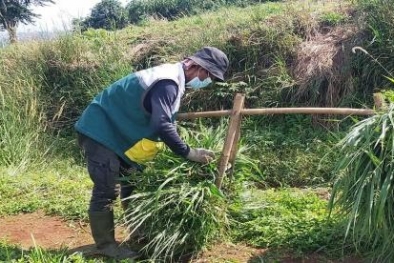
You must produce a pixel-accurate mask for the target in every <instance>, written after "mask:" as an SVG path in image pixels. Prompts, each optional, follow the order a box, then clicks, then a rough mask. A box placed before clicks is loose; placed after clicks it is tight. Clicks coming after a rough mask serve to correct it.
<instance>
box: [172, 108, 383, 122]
mask: <svg viewBox="0 0 394 263" xmlns="http://www.w3.org/2000/svg"><path fill="white" fill-rule="evenodd" d="M231 113H232V110H219V111H201V112H187V113H179V114H178V116H177V119H178V120H185V119H196V118H206V117H223V116H229V115H231ZM297 113H302V114H331V115H374V114H375V111H374V110H371V109H353V108H312V107H310V108H309V107H306V108H259V109H243V110H241V115H270V114H297Z"/></svg>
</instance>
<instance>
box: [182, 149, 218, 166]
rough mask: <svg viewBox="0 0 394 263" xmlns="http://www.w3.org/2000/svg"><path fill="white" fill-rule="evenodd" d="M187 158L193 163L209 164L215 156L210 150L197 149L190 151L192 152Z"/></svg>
mask: <svg viewBox="0 0 394 263" xmlns="http://www.w3.org/2000/svg"><path fill="white" fill-rule="evenodd" d="M186 158H187V159H189V160H190V161H193V162H198V163H209V162H211V161H212V160H213V159H214V158H215V154H214V153H213V152H212V151H210V150H207V149H203V148H197V149H190V152H189V154H188V155H187V156H186Z"/></svg>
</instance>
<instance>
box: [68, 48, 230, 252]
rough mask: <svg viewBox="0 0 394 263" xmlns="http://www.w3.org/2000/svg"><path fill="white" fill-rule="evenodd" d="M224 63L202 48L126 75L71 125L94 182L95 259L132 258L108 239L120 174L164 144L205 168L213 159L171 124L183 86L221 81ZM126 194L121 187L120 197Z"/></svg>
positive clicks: (220, 55)
mask: <svg viewBox="0 0 394 263" xmlns="http://www.w3.org/2000/svg"><path fill="white" fill-rule="evenodd" d="M228 65H229V61H228V59H227V56H226V55H225V54H224V53H223V52H222V51H221V50H219V49H217V48H214V47H204V48H202V49H201V50H199V51H198V52H196V53H195V54H194V55H193V56H190V57H188V58H186V59H185V60H183V61H182V62H179V63H175V64H163V65H160V66H157V67H153V68H149V69H146V70H142V71H138V72H136V73H133V74H130V75H128V76H126V77H124V78H122V79H120V80H118V81H116V82H115V83H113V84H112V85H110V86H109V87H108V88H107V89H105V90H104V91H102V92H101V93H100V94H99V95H97V96H96V97H95V98H94V99H93V101H92V102H91V104H90V105H89V106H88V107H87V108H86V109H85V111H84V112H83V114H82V116H81V117H80V119H79V120H78V122H77V123H76V124H75V128H76V130H77V132H78V142H79V145H80V146H81V148H82V149H83V150H84V153H85V156H86V159H87V168H88V172H89V175H90V177H91V179H92V181H93V183H94V186H93V191H92V197H91V200H90V206H89V220H90V226H91V230H92V235H93V239H94V241H95V243H96V247H97V249H98V251H99V253H100V254H103V255H106V256H109V257H113V258H116V259H124V258H133V257H136V253H135V252H133V251H132V250H130V249H128V248H126V247H124V246H119V245H118V244H117V243H116V241H115V236H114V214H113V202H114V200H115V199H116V198H117V196H118V195H119V191H118V190H117V186H116V185H117V183H118V180H117V179H118V178H119V176H120V173H121V171H122V170H124V169H128V168H130V167H138V166H139V165H140V164H143V163H144V162H146V161H149V160H152V159H153V158H154V156H155V154H156V153H157V151H158V150H159V149H160V142H159V140H161V141H162V142H164V143H165V144H166V145H167V146H168V147H169V148H170V149H171V150H172V151H173V152H174V153H176V154H178V155H180V156H183V157H185V158H187V159H189V160H191V161H195V162H201V163H207V162H209V161H211V160H212V159H213V157H214V154H213V152H211V151H209V150H207V149H201V148H198V149H193V148H190V147H189V146H188V145H187V144H186V143H185V142H184V141H182V139H181V138H180V137H179V135H178V133H177V130H176V127H175V126H174V124H173V121H174V117H175V114H176V113H177V111H178V110H179V106H180V101H181V98H182V95H183V94H184V92H185V87H187V88H191V89H200V88H204V87H206V86H208V85H209V84H210V83H211V82H212V81H224V74H225V72H226V71H227V68H228ZM130 194H131V189H130V187H127V186H122V187H121V193H120V195H121V198H124V197H127V196H128V195H130Z"/></svg>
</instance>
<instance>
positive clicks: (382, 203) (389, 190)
mask: <svg viewBox="0 0 394 263" xmlns="http://www.w3.org/2000/svg"><path fill="white" fill-rule="evenodd" d="M393 134H394V105H393V104H391V105H390V106H389V108H388V110H387V111H386V112H383V113H381V114H377V115H375V116H373V117H370V118H368V119H365V120H363V121H360V122H358V123H357V124H355V125H354V126H353V128H352V129H351V131H350V132H349V133H348V134H347V135H346V136H345V138H343V140H341V142H340V143H339V144H338V148H337V149H338V151H339V154H340V156H341V158H340V159H339V161H338V163H337V165H336V167H335V170H334V174H336V175H337V176H336V179H335V182H334V187H333V191H332V198H331V201H330V207H331V209H333V208H340V210H341V211H342V213H343V216H344V217H345V218H346V219H347V221H348V224H347V231H346V237H347V238H349V239H351V240H352V241H354V244H355V246H356V248H357V249H358V250H359V251H361V252H362V251H369V252H368V254H370V256H371V257H372V258H373V259H374V260H377V261H379V262H389V261H392V260H393V259H394V253H393V250H392V247H393V245H394V239H393V236H394V233H393V227H392V226H393V225H394V221H393V214H394V210H393V206H392V203H393V202H394V200H393V198H394V196H393V182H394V181H393V174H394V161H393V156H394V141H393Z"/></svg>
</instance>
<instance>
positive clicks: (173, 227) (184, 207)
mask: <svg viewBox="0 0 394 263" xmlns="http://www.w3.org/2000/svg"><path fill="white" fill-rule="evenodd" d="M201 129H202V131H200V132H199V133H193V134H189V136H187V137H188V139H187V140H188V141H189V143H190V144H191V145H199V146H201V147H206V148H210V149H213V150H218V149H221V147H222V145H223V138H224V135H225V134H224V133H225V128H224V126H223V125H220V126H219V127H218V128H217V129H216V130H213V129H207V128H204V127H201ZM240 155H241V154H240ZM218 156H219V155H218ZM247 163H250V160H248V158H245V157H243V158H240V159H239V163H237V166H236V167H239V168H240V171H241V173H248V171H250V170H248V169H241V167H242V166H243V164H247ZM216 168H217V165H216V163H215V162H214V163H210V164H207V165H202V164H198V163H192V162H189V161H187V160H185V159H183V158H180V157H176V156H174V155H173V154H172V153H171V152H170V151H166V152H164V153H162V154H160V156H158V158H157V159H156V161H155V165H154V167H153V166H150V165H149V166H148V167H147V168H146V170H145V171H144V172H143V173H142V174H134V175H132V176H131V177H130V178H129V179H130V182H131V183H132V184H134V185H135V188H136V190H135V193H134V194H133V195H131V196H130V197H128V198H126V199H124V201H126V200H128V201H129V206H128V210H127V211H126V212H125V215H124V220H125V221H124V222H125V225H126V227H127V229H128V230H129V233H130V237H131V239H133V238H135V237H134V236H135V233H137V234H138V235H139V238H142V239H143V240H144V242H143V243H144V247H143V248H142V252H143V253H144V254H146V255H147V257H149V258H150V259H153V260H155V262H157V261H160V260H163V261H165V262H169V261H170V262H171V261H176V260H179V258H183V257H191V256H193V255H195V254H196V253H197V252H199V251H200V250H201V249H202V248H204V247H206V246H208V245H209V244H211V243H212V242H213V241H215V240H217V238H220V237H224V235H225V233H226V229H227V227H228V218H227V206H228V200H227V198H226V196H225V195H224V194H223V193H222V192H221V191H220V190H219V189H218V188H217V187H216V186H215V184H214V183H213V182H214V181H215V175H216V172H217V169H216ZM241 177H242V178H244V177H247V175H242V176H241Z"/></svg>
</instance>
